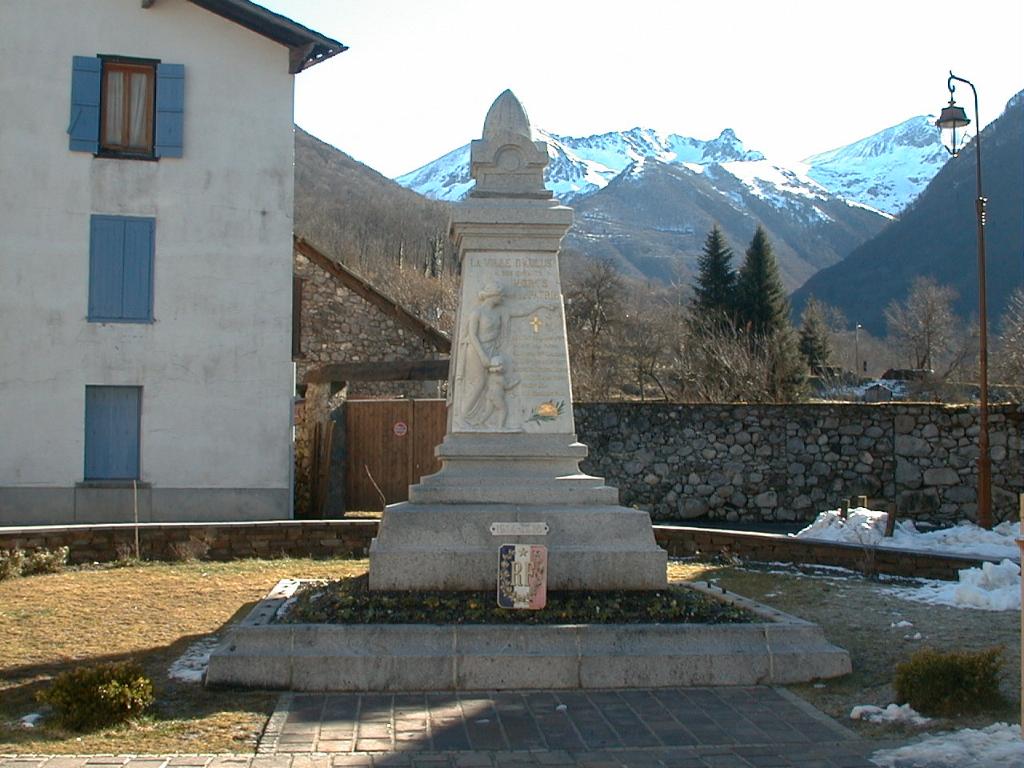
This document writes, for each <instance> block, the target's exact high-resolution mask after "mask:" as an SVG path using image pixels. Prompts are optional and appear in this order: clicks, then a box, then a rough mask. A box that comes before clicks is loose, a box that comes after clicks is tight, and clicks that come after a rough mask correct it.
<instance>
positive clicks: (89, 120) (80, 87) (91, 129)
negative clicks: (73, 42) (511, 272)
mask: <svg viewBox="0 0 1024 768" xmlns="http://www.w3.org/2000/svg"><path fill="white" fill-rule="evenodd" d="M101 74H102V71H101V62H100V60H99V59H97V58H96V57H95V56H75V57H74V58H73V59H72V60H71V119H70V122H69V123H68V134H69V136H70V140H69V142H68V146H69V148H70V149H72V150H73V151H75V152H97V151H99V141H100V76H101Z"/></svg>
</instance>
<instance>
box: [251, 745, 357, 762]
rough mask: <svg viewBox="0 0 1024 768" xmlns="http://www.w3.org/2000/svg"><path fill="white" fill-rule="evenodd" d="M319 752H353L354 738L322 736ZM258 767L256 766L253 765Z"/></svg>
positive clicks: (318, 746)
mask: <svg viewBox="0 0 1024 768" xmlns="http://www.w3.org/2000/svg"><path fill="white" fill-rule="evenodd" d="M316 751H317V752H327V753H328V754H332V755H333V754H335V753H337V752H351V751H352V740H351V739H324V738H321V739H320V740H319V741H318V742H317V743H316ZM253 768H256V766H253Z"/></svg>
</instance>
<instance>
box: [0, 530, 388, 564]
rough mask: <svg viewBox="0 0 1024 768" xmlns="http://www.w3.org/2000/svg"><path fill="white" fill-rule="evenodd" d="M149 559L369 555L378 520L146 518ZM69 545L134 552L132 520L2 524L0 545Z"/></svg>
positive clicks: (89, 553) (142, 539) (96, 555)
mask: <svg viewBox="0 0 1024 768" xmlns="http://www.w3.org/2000/svg"><path fill="white" fill-rule="evenodd" d="M138 530H139V550H140V552H141V555H142V558H143V559H144V560H185V559H190V558H198V559H209V560H233V559H236V558H242V557H263V558H273V557H348V556H362V555H365V554H366V551H367V549H369V546H370V539H372V538H373V537H374V536H375V535H376V534H377V521H376V520H344V521H341V520H281V521H277V520H275V521H269V522H257V523H141V524H140V525H139V526H138ZM58 547H68V548H69V549H70V550H71V551H70V554H69V556H68V560H69V562H71V563H91V562H108V561H111V560H116V559H118V558H119V557H127V556H131V555H134V553H135V526H134V525H131V524H108V525H67V526H42V525H40V526H30V527H25V528H0V550H11V549H24V550H30V549H57V548H58Z"/></svg>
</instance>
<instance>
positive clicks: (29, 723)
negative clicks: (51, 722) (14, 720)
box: [18, 712, 43, 728]
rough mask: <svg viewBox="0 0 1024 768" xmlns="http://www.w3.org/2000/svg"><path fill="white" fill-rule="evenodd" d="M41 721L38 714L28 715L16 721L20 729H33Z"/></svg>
mask: <svg viewBox="0 0 1024 768" xmlns="http://www.w3.org/2000/svg"><path fill="white" fill-rule="evenodd" d="M42 719H43V716H42V715H41V714H40V713H38V712H33V713H32V714H30V715H25V716H24V717H22V718H21V719H19V720H18V725H20V726H21V727H22V728H35V727H36V726H37V725H39V721H40V720H42Z"/></svg>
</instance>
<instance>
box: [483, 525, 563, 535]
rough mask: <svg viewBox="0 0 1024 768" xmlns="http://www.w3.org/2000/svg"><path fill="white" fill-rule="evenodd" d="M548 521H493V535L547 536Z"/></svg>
mask: <svg viewBox="0 0 1024 768" xmlns="http://www.w3.org/2000/svg"><path fill="white" fill-rule="evenodd" d="M550 530H551V528H549V527H548V524H547V523H543V522H541V523H491V536H547V535H548V531H550Z"/></svg>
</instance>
